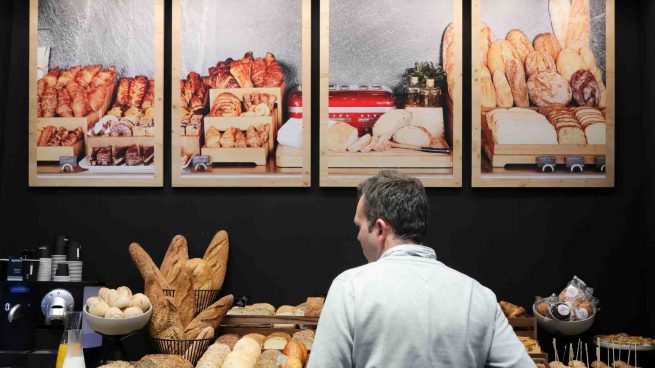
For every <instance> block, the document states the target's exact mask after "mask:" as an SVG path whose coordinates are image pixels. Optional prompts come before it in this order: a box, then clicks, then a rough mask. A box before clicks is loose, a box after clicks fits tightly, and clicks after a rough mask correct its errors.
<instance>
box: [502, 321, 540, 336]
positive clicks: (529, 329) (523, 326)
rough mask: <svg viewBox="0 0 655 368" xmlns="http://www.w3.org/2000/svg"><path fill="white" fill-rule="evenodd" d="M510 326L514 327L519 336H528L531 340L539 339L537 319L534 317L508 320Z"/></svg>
mask: <svg viewBox="0 0 655 368" xmlns="http://www.w3.org/2000/svg"><path fill="white" fill-rule="evenodd" d="M507 321H508V322H509V325H510V326H512V328H513V329H514V332H516V335H517V336H526V337H529V338H531V339H534V340H536V339H537V319H536V318H534V317H532V316H525V317H515V318H508V319H507Z"/></svg>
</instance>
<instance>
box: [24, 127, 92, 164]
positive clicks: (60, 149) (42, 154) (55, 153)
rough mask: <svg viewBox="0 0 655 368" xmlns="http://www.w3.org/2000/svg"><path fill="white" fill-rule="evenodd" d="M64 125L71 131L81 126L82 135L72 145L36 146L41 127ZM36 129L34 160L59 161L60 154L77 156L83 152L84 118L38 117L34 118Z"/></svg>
mask: <svg viewBox="0 0 655 368" xmlns="http://www.w3.org/2000/svg"><path fill="white" fill-rule="evenodd" d="M49 125H52V126H55V127H57V128H58V127H64V128H66V129H68V131H73V130H75V129H77V128H82V132H83V133H84V136H83V137H82V139H81V140H80V141H78V142H77V143H75V144H74V145H72V146H38V142H39V140H40V139H41V134H42V132H43V128H44V127H46V126H49ZM36 129H37V132H38V133H37V135H36V136H37V138H36V141H37V147H36V160H37V161H59V158H60V157H61V156H74V157H79V156H80V154H82V153H83V152H84V140H85V139H86V123H85V120H84V118H38V119H37V120H36Z"/></svg>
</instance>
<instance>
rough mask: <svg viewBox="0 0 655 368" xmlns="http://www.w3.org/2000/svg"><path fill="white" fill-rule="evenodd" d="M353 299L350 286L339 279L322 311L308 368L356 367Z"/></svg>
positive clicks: (331, 289) (333, 285)
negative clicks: (353, 363) (353, 360)
mask: <svg viewBox="0 0 655 368" xmlns="http://www.w3.org/2000/svg"><path fill="white" fill-rule="evenodd" d="M353 299H354V298H353V293H352V287H351V286H350V284H349V283H348V282H345V281H344V280H342V279H340V278H339V277H337V278H336V279H335V280H334V281H333V282H332V286H330V291H329V292H328V296H327V298H326V300H325V305H324V306H323V311H322V312H321V318H320V320H319V323H318V328H317V330H316V336H315V337H314V343H313V345H312V353H311V355H310V357H309V362H308V364H307V368H323V367H326V368H327V367H330V368H333V367H352V366H353V365H352V352H353V335H354V310H353V309H354V308H355V306H354V300H353Z"/></svg>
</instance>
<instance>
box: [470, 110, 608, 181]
mask: <svg viewBox="0 0 655 368" xmlns="http://www.w3.org/2000/svg"><path fill="white" fill-rule="evenodd" d="M531 109H532V110H536V108H531ZM492 110H493V109H483V110H482V149H483V150H484V152H485V154H486V155H487V157H488V158H489V160H490V161H491V165H492V166H493V167H495V168H502V167H505V166H506V165H512V164H516V165H518V164H534V165H536V164H537V160H538V158H539V157H541V156H554V157H555V160H556V163H557V164H565V163H566V157H572V156H577V157H583V158H584V162H585V164H589V165H593V164H595V162H596V158H597V157H599V156H605V154H606V145H604V144H495V143H494V140H493V135H492V133H491V130H490V129H489V126H488V125H487V113H488V112H490V111H492Z"/></svg>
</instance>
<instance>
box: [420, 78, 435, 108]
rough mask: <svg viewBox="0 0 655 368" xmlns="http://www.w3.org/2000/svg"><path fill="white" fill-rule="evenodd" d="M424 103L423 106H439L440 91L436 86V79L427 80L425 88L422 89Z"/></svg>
mask: <svg viewBox="0 0 655 368" xmlns="http://www.w3.org/2000/svg"><path fill="white" fill-rule="evenodd" d="M422 92H423V93H422V104H421V106H423V107H438V106H439V96H438V91H437V89H436V88H435V87H434V79H426V80H425V89H423V91H422Z"/></svg>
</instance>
